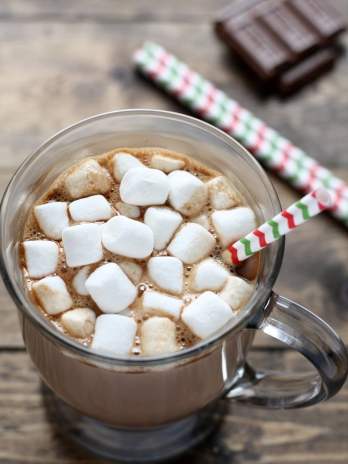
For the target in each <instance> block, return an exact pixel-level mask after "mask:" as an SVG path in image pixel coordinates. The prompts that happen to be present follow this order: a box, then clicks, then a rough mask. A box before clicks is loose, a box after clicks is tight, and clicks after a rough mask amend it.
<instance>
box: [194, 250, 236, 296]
mask: <svg viewBox="0 0 348 464" xmlns="http://www.w3.org/2000/svg"><path fill="white" fill-rule="evenodd" d="M229 275H230V273H229V272H228V271H227V270H226V269H225V268H224V267H223V266H222V265H221V264H219V263H218V262H216V261H215V260H214V259H212V258H208V259H205V260H204V261H202V262H201V263H199V264H197V265H196V266H195V267H194V269H193V274H192V280H191V288H192V290H195V291H197V292H202V291H203V290H221V289H222V287H223V286H224V284H225V282H226V280H227V278H228V276H229Z"/></svg>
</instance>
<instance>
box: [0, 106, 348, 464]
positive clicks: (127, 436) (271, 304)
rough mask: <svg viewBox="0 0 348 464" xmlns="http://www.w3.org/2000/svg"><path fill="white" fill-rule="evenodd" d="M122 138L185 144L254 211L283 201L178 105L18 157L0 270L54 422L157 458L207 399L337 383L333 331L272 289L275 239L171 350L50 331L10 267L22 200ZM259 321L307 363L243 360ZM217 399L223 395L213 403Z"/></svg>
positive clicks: (341, 356)
mask: <svg viewBox="0 0 348 464" xmlns="http://www.w3.org/2000/svg"><path fill="white" fill-rule="evenodd" d="M122 146H124V147H137V146H138V147H139V146H142V147H144V146H157V147H164V148H169V149H172V150H176V151H179V152H183V153H186V154H188V155H189V156H191V157H193V158H194V159H197V160H199V161H202V162H203V163H205V164H207V165H208V166H210V167H211V168H216V169H218V170H220V171H221V172H223V173H224V175H226V176H227V177H229V178H230V179H231V180H232V181H233V182H235V184H236V185H237V187H238V188H239V189H240V190H241V192H242V193H243V194H244V195H245V196H246V198H247V199H248V201H249V202H250V203H251V204H252V205H253V207H254V208H255V211H256V214H257V215H258V217H259V219H260V220H261V221H263V220H265V219H267V218H270V217H272V216H274V215H275V214H276V213H278V212H279V210H280V204H279V200H278V197H277V194H276V192H275V190H274V188H273V186H272V184H271V182H270V181H269V180H268V178H267V176H266V174H265V172H264V171H263V169H262V168H261V167H260V165H259V164H258V163H257V161H255V159H254V158H253V157H252V156H251V155H250V154H249V153H248V152H247V151H246V150H245V149H244V148H243V147H241V145H239V144H238V143H237V142H236V141H235V140H233V139H232V138H231V137H229V136H228V135H226V134H225V133H223V132H221V131H220V130H218V129H216V128H214V127H212V126H210V125H209V124H207V123H204V122H201V121H199V120H197V119H195V118H192V117H188V116H184V115H182V114H176V113H171V112H165V111H155V110H125V111H115V112H112V113H107V114H101V115H98V116H95V117H92V118H89V119H86V120H84V121H82V122H79V123H78V124H75V125H73V126H71V127H69V128H67V129H65V130H63V131H62V132H60V133H58V134H57V135H55V136H54V137H52V138H51V139H50V140H48V141H47V142H46V143H44V144H43V145H42V146H41V147H40V148H39V149H38V150H37V151H36V152H35V153H33V154H32V155H31V156H30V157H29V158H27V159H26V160H25V161H24V163H23V164H22V165H21V166H20V167H19V169H18V170H17V172H16V173H15V175H14V176H13V178H12V180H11V182H10V184H9V185H8V188H7V190H6V192H5V194H4V196H3V200H2V205H1V271H2V276H3V279H4V282H5V284H6V286H7V289H8V291H9V292H10V294H11V296H12V298H13V300H14V301H15V303H16V305H17V307H18V309H19V316H20V323H21V329H22V333H23V339H24V343H25V345H26V348H27V350H28V352H29V354H30V357H31V359H32V360H33V362H34V364H35V365H36V367H37V368H38V370H39V372H40V375H41V377H42V379H43V381H44V383H45V384H46V385H47V386H48V387H49V390H48V391H49V392H51V393H49V394H50V395H51V400H52V401H50V404H51V406H52V404H53V405H54V408H55V410H54V414H55V420H56V421H58V424H59V425H60V426H61V427H62V430H67V432H68V435H69V436H70V438H73V439H75V440H77V441H78V442H79V443H81V444H83V445H84V446H86V447H87V448H89V449H90V450H92V451H94V452H97V453H99V454H101V455H103V456H105V457H108V458H115V459H120V460H124V461H129V462H145V461H155V460H159V459H163V458H168V457H172V456H174V455H176V454H178V453H180V452H182V451H184V450H186V449H188V448H189V447H191V446H193V445H195V444H196V443H198V442H199V441H200V440H201V439H202V438H204V437H205V436H206V435H207V434H208V433H209V432H210V431H211V429H212V428H213V427H214V425H215V422H216V421H217V418H218V417H219V414H218V413H217V409H216V408H217V407H218V406H219V407H221V405H222V404H224V403H226V402H227V401H228V399H233V400H234V401H242V402H244V403H247V404H253V405H258V406H262V407H267V408H296V407H303V406H308V405H311V404H315V403H318V402H320V401H322V400H325V399H328V398H330V397H331V396H333V395H334V394H335V393H337V392H338V390H339V389H340V388H341V387H342V385H343V383H344V381H345V379H346V376H347V366H348V362H347V353H346V349H345V347H344V345H343V343H342V341H341V340H340V339H339V337H338V336H337V335H336V334H335V332H334V331H333V330H332V329H331V328H330V327H329V326H328V325H327V324H326V323H325V322H323V321H322V320H321V319H319V318H318V317H317V316H315V315H314V314H312V313H311V312H310V311H308V310H307V309H305V308H303V307H301V306H300V305H298V304H296V303H294V302H292V301H289V300H288V299H286V298H284V297H280V296H278V295H276V294H275V293H273V292H272V287H273V284H274V282H275V280H276V278H277V275H278V272H279V269H280V265H281V261H282V255H283V249H284V240H279V241H278V242H275V243H274V244H272V245H271V246H269V247H268V248H267V249H265V250H264V251H263V253H262V255H263V256H262V265H261V269H260V272H259V278H258V285H257V288H256V291H255V292H254V294H253V296H252V298H251V299H250V301H249V302H248V304H247V305H246V306H245V307H244V308H243V309H242V310H241V311H240V313H239V314H238V316H237V317H236V318H234V319H233V320H232V321H231V322H230V323H229V324H227V326H226V327H225V329H224V330H223V331H220V332H219V333H217V334H216V335H214V336H213V337H211V338H209V339H207V340H203V341H202V342H200V343H199V344H197V345H195V346H194V347H192V348H190V349H186V350H184V351H181V352H177V353H173V354H171V355H167V356H159V357H151V358H128V359H127V358H111V357H108V356H102V355H99V354H96V353H94V352H92V351H90V350H89V349H88V348H87V347H84V346H82V345H80V344H79V343H77V342H75V341H74V340H72V339H69V338H67V337H66V336H64V335H63V334H62V333H60V332H59V331H58V330H56V329H55V328H54V327H53V325H51V324H50V322H49V321H48V320H47V319H45V318H44V317H43V316H42V314H41V313H40V312H39V311H38V310H37V309H36V308H35V306H34V305H33V304H32V302H31V301H30V299H29V298H28V295H27V294H26V290H25V285H24V282H23V278H22V275H21V271H20V269H19V266H18V242H19V241H20V240H21V230H22V227H23V223H24V221H25V218H26V215H27V213H28V209H29V208H30V207H31V206H32V204H33V203H34V201H35V200H36V199H37V198H38V197H39V196H40V195H41V194H42V193H43V192H44V191H45V190H46V189H47V187H48V186H49V185H50V183H51V182H52V181H53V180H54V179H55V178H56V177H57V176H58V175H59V174H60V173H61V172H62V171H63V170H64V169H65V168H66V167H68V166H69V165H71V164H72V163H73V162H74V161H77V160H79V159H81V158H84V157H86V156H89V155H95V154H99V153H102V152H105V151H108V150H111V149H113V148H116V147H122ZM239 179H241V180H242V182H243V184H240V181H239ZM246 186H247V190H246V188H245V187H246ZM256 330H261V331H262V332H264V333H266V334H268V335H270V336H271V337H273V338H275V339H277V340H280V341H281V342H283V343H284V344H285V345H287V346H289V347H291V348H294V349H295V350H297V351H299V352H300V353H302V354H303V355H304V356H305V357H306V358H307V359H308V360H309V361H310V363H311V364H312V366H314V368H315V372H314V370H311V371H309V372H298V373H295V372H293V373H289V372H272V371H259V370H257V369H256V368H255V369H253V368H251V367H250V366H249V365H248V364H247V361H246V358H247V353H248V350H249V348H250V346H251V344H252V341H253V338H254V334H255V331H256ZM52 392H53V393H52ZM222 397H224V398H226V400H225V401H217V400H219V399H221V398H222Z"/></svg>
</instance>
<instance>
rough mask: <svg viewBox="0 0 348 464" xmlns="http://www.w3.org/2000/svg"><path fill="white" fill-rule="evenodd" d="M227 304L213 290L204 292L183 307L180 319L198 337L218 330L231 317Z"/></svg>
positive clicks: (207, 335)
mask: <svg viewBox="0 0 348 464" xmlns="http://www.w3.org/2000/svg"><path fill="white" fill-rule="evenodd" d="M232 316H233V312H232V310H231V308H230V307H229V305H228V304H227V303H226V302H225V301H224V300H223V299H221V298H220V297H218V296H217V295H216V294H215V293H213V292H204V293H202V294H201V295H200V296H199V297H198V298H197V299H196V300H194V301H193V302H192V303H190V304H189V305H188V306H186V307H185V308H184V309H183V312H182V316H181V318H182V320H183V321H184V323H185V324H186V325H187V326H188V327H189V328H190V329H191V331H192V332H193V333H194V334H195V335H197V337H199V338H206V337H209V336H210V335H212V334H213V333H214V332H216V331H217V330H220V329H222V328H223V327H224V325H225V324H226V323H227V322H228V321H229V320H230V319H231V318H232Z"/></svg>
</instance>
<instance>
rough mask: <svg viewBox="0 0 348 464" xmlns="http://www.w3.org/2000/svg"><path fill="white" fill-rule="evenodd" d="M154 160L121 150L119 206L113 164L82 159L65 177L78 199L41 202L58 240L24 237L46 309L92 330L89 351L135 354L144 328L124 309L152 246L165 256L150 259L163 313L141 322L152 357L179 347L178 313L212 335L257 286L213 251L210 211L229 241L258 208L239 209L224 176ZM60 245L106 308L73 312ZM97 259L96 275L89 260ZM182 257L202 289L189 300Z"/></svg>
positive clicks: (79, 281)
mask: <svg viewBox="0 0 348 464" xmlns="http://www.w3.org/2000/svg"><path fill="white" fill-rule="evenodd" d="M150 165H151V168H149V167H146V166H144V165H143V164H142V163H141V162H140V160H139V159H137V158H136V157H134V156H132V155H131V154H129V153H125V152H119V153H117V154H116V155H114V157H113V159H112V171H113V176H114V178H115V179H116V181H117V182H119V183H120V197H121V200H122V201H121V202H119V203H117V204H116V205H111V204H110V203H109V202H108V201H107V200H106V198H105V197H104V196H103V194H105V193H107V192H108V191H109V190H110V189H111V188H112V180H111V175H110V173H109V171H108V170H107V169H105V168H103V167H102V166H101V165H100V164H99V163H98V162H97V161H96V160H94V159H88V160H85V161H83V162H82V163H81V164H79V165H78V166H76V167H74V169H73V170H72V171H71V172H70V173H68V175H67V176H66V177H65V180H64V183H65V185H64V188H65V190H66V192H67V194H68V195H69V196H70V198H71V199H72V200H74V201H71V202H69V203H68V202H57V201H52V202H48V203H45V204H41V205H38V206H35V208H34V214H35V217H36V220H37V222H38V224H39V226H40V229H41V230H42V231H43V233H44V234H45V235H46V236H47V237H48V238H49V239H52V240H30V241H24V242H23V247H24V255H25V261H26V269H27V272H28V275H29V277H30V278H32V279H35V280H34V281H33V284H32V290H33V292H34V293H35V296H36V298H37V300H38V301H39V303H40V305H41V306H42V307H43V309H44V310H45V311H46V312H47V313H48V314H50V315H57V314H60V313H63V314H62V316H61V319H60V320H61V323H62V324H63V326H64V327H65V329H66V330H67V331H68V332H69V333H70V334H71V335H73V336H75V337H78V338H85V337H88V336H90V335H92V334H93V332H94V337H93V341H92V344H91V348H92V349H94V350H97V351H98V352H101V353H105V354H109V355H128V354H130V353H131V350H132V347H133V344H134V339H135V336H136V332H137V325H136V322H135V320H134V319H133V318H132V317H129V316H127V315H125V314H127V308H128V307H129V306H130V305H132V303H134V301H135V300H136V298H137V297H138V290H137V287H136V285H137V284H138V283H139V282H140V279H141V277H142V273H143V268H142V266H140V265H139V264H138V263H137V262H136V261H133V260H144V259H146V258H149V257H150V256H151V255H152V254H153V252H154V250H156V251H157V253H156V254H157V256H153V257H150V258H149V259H148V261H147V272H148V276H149V278H150V279H151V280H152V281H153V283H154V284H155V285H156V286H157V287H158V288H160V289H161V291H154V290H151V289H147V290H146V291H145V292H144V293H143V295H142V308H143V310H144V311H145V312H148V313H150V314H151V313H154V312H155V313H159V314H161V315H163V317H158V316H154V317H150V318H149V319H147V320H146V321H145V322H143V324H142V326H141V328H140V340H141V351H142V354H144V355H157V354H161V353H168V352H172V351H176V350H178V349H179V347H178V345H177V342H176V327H175V322H174V321H175V320H179V319H180V318H181V320H182V321H183V322H184V323H185V324H186V326H188V327H189V329H190V330H191V331H192V332H193V333H194V334H195V335H196V336H197V337H199V338H201V339H203V338H206V337H209V336H210V335H212V334H213V333H214V332H216V331H217V330H219V329H221V328H222V327H223V326H224V325H225V324H226V322H227V321H228V320H229V319H231V317H233V314H234V312H235V311H236V310H238V309H239V308H240V307H241V306H242V305H243V304H244V303H245V302H246V300H247V299H248V298H249V297H250V294H251V292H252V291H253V286H252V285H251V284H250V283H248V282H246V281H245V280H243V279H241V278H239V277H236V276H234V275H231V274H230V273H229V272H228V271H227V270H226V269H225V267H224V266H222V265H221V264H219V263H218V262H217V261H215V260H214V259H212V258H208V255H209V254H210V253H211V252H212V250H213V249H214V247H215V246H216V240H215V238H214V236H213V235H212V234H211V233H210V232H209V230H208V229H209V227H211V226H210V222H209V218H208V216H207V215H206V214H202V209H203V208H204V207H205V206H206V205H207V203H208V201H209V202H210V205H211V206H212V208H213V210H214V212H213V213H212V214H211V218H210V219H211V222H212V225H213V227H214V229H215V231H216V233H217V235H218V237H219V239H220V242H221V244H222V245H223V246H227V245H228V244H230V243H231V242H233V241H235V240H237V239H239V238H240V237H241V236H243V235H245V234H246V233H248V232H250V231H251V230H252V229H254V228H255V225H256V224H255V216H254V213H253V211H252V210H251V209H250V208H248V207H243V206H237V205H238V203H239V201H240V198H239V195H238V194H237V192H235V191H234V190H233V188H232V187H231V185H230V184H229V183H228V182H227V181H226V179H225V178H224V177H222V176H219V177H216V178H214V179H212V180H210V181H209V182H206V183H204V182H202V181H201V180H200V179H199V178H198V177H196V176H194V175H192V174H190V173H189V172H187V171H185V170H182V169H183V168H184V167H185V161H183V160H179V159H174V158H171V157H167V156H163V155H153V156H152V159H151V162H150ZM164 204H166V206H160V205H164ZM139 207H147V209H146V210H145V214H144V221H143V222H142V221H139V220H137V219H138V218H139V217H140V215H141V210H140V208H139ZM184 218H185V221H184ZM189 221H190V222H189ZM57 241H61V243H59V242H58V243H57ZM60 245H61V246H62V249H63V251H64V254H65V261H66V265H67V266H68V267H70V268H80V269H78V272H77V273H76V274H75V276H74V278H73V281H72V285H73V287H74V289H75V291H76V292H77V293H78V294H79V295H89V296H90V297H91V298H92V300H93V301H94V302H95V303H96V304H97V306H98V308H99V309H100V310H101V311H102V312H103V313H105V314H103V315H101V316H99V317H98V318H96V315H95V312H94V311H93V310H92V309H89V308H75V309H71V308H72V305H73V301H72V298H71V295H70V293H69V291H68V289H67V286H66V284H65V282H64V280H63V279H62V278H61V277H60V276H58V275H54V274H55V272H56V270H57V266H58V260H59V249H60V248H59V246H60ZM104 249H106V250H108V251H109V252H111V253H114V254H115V255H119V256H122V257H125V258H128V260H127V259H126V260H124V261H122V262H121V263H120V264H119V265H118V264H116V263H112V262H107V263H105V261H103V258H104ZM161 251H164V253H162V256H161V253H158V252H161ZM158 254H159V255H158ZM168 255H170V256H168ZM99 262H101V264H100V266H99V267H97V268H96V269H95V270H93V272H90V271H91V270H90V267H89V265H91V264H94V263H99ZM183 264H187V265H191V266H192V265H193V269H192V273H191V281H190V291H191V292H192V293H199V295H198V297H197V298H195V299H193V301H192V302H190V303H189V304H187V305H186V306H185V305H184V301H183V299H182V298H180V297H179V296H180V295H182V293H183V291H184V266H183ZM37 279H39V280H37ZM162 290H163V292H162ZM118 313H122V314H118ZM128 314H129V313H128Z"/></svg>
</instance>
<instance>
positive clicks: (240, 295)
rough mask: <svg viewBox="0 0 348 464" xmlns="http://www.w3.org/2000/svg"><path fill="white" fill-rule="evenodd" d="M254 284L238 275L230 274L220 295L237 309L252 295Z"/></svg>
mask: <svg viewBox="0 0 348 464" xmlns="http://www.w3.org/2000/svg"><path fill="white" fill-rule="evenodd" d="M253 291H254V286H253V285H251V284H250V283H248V282H246V281H245V280H243V279H241V278H240V277H237V276H230V277H229V278H228V280H227V283H226V285H225V287H224V288H223V289H222V290H221V292H220V293H219V296H220V297H221V298H222V299H223V300H224V301H226V303H228V304H229V305H230V306H231V308H232V309H233V310H234V311H236V310H238V309H240V308H241V306H243V305H244V304H245V303H246V302H247V301H248V300H249V298H250V297H251V295H252V293H253Z"/></svg>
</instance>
